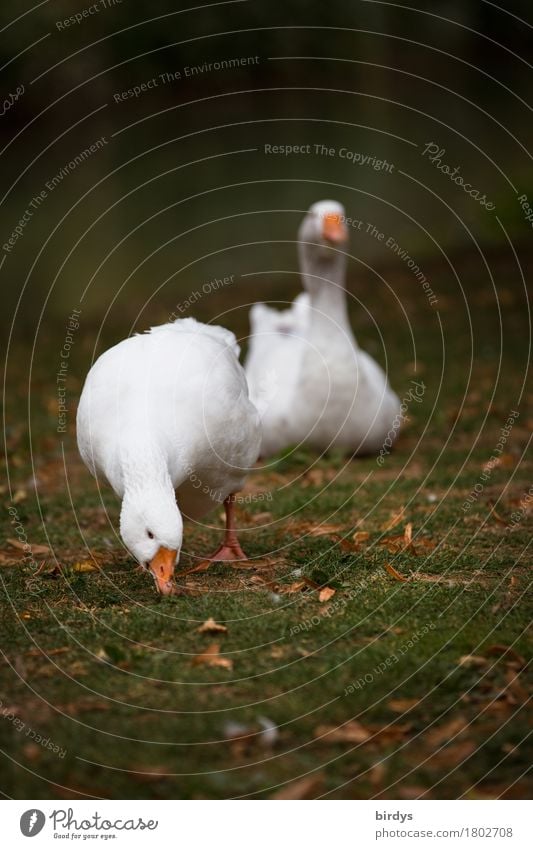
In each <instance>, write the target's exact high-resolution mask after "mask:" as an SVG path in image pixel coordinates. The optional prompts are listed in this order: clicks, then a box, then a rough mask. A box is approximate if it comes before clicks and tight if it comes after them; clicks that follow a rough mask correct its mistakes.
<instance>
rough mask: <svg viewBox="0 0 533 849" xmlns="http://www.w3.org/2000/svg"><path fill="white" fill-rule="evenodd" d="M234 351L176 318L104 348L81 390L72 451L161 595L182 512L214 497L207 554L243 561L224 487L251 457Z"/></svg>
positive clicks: (247, 409) (253, 441) (238, 479)
mask: <svg viewBox="0 0 533 849" xmlns="http://www.w3.org/2000/svg"><path fill="white" fill-rule="evenodd" d="M238 356H239V347H238V345H237V342H236V339H235V337H234V335H233V334H232V333H230V332H229V331H228V330H225V329H224V328H222V327H213V326H211V325H205V324H200V323H199V322H197V321H195V319H193V318H186V319H181V320H177V321H175V322H173V323H171V324H164V325H161V326H160V327H153V328H152V329H151V330H150V331H149V332H148V333H145V334H140V335H137V336H132V337H130V338H128V339H125V340H124V341H122V342H119V344H118V345H115V346H114V347H113V348H110V349H109V350H108V351H106V352H105V353H104V354H102V356H101V357H100V358H99V359H98V360H97V361H96V363H95V364H94V365H93V367H92V368H91V370H90V372H89V374H88V375H87V379H86V381H85V385H84V387H83V392H82V395H81V398H80V403H79V407H78V415H77V436H78V447H79V450H80V454H81V456H82V458H83V460H84V462H85V463H86V465H87V467H88V468H89V470H90V472H91V473H92V474H93V475H95V476H96V475H97V474H99V473H101V474H103V475H104V476H105V477H106V478H107V480H108V481H109V483H110V484H111V486H112V487H113V489H114V490H115V492H116V493H117V495H118V496H119V497H120V498H122V509H121V513H120V533H121V536H122V539H123V541H124V543H125V544H126V546H127V548H128V549H129V550H130V552H131V553H132V554H133V556H134V557H135V558H136V560H137V561H138V562H139V564H140V565H141V566H142V567H143V568H145V569H149V570H151V572H152V574H153V577H154V579H155V583H156V586H157V587H158V589H159V591H160V592H161V593H163V594H165V595H168V594H170V593H172V592H174V588H175V585H174V583H173V580H172V579H173V574H174V568H175V565H176V563H177V562H178V560H179V556H180V551H181V546H182V538H183V519H182V515H183V516H186V517H189V518H192V519H198V518H200V517H201V516H203V515H205V514H206V513H208V512H209V511H210V510H212V509H213V508H214V507H216V506H217V505H218V504H220V503H221V502H222V501H224V505H225V509H226V534H225V539H224V544H223V545H222V546H220V548H219V549H218V550H217V552H216V553H215V554H214V555H213V556H212V558H211V559H213V560H240V559H245V555H244V554H243V552H242V549H241V548H240V545H239V543H238V540H237V536H236V532H235V528H234V517H233V510H234V499H233V498H232V493H235V492H236V491H238V490H239V489H240V488H241V487H242V485H243V483H244V479H245V476H246V472H247V471H248V470H249V468H250V466H251V465H253V463H254V462H255V461H256V459H257V455H258V453H259V446H260V422H259V416H258V413H257V411H256V409H255V407H254V406H253V405H252V404H251V402H250V400H249V398H248V387H247V383H246V378H245V375H244V371H243V369H242V367H241V365H240V364H239V361H238Z"/></svg>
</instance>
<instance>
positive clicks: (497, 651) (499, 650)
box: [484, 643, 526, 666]
mask: <svg viewBox="0 0 533 849" xmlns="http://www.w3.org/2000/svg"><path fill="white" fill-rule="evenodd" d="M484 652H485V654H488V655H492V656H497V657H503V658H504V659H505V661H506V662H507V663H508V662H509V661H513V662H514V663H518V664H519V665H520V666H525V665H526V661H525V658H523V657H522V655H521V654H518V652H517V651H515V650H514V649H512V648H511V647H510V646H504V645H501V644H499V643H497V644H495V645H493V646H488V647H487V648H486V649H484Z"/></svg>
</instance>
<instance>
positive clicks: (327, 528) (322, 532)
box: [309, 524, 343, 537]
mask: <svg viewBox="0 0 533 849" xmlns="http://www.w3.org/2000/svg"><path fill="white" fill-rule="evenodd" d="M342 530H343V526H342V525H327V524H323V525H318V526H317V527H314V528H311V529H310V530H309V536H310V537H324V536H328V535H329V534H334V533H337V532H338V531H342Z"/></svg>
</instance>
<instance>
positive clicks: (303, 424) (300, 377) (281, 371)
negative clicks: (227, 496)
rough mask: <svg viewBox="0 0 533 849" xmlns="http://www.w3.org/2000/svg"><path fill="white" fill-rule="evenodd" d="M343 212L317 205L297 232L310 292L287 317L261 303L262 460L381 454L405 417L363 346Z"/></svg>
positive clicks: (253, 384) (254, 378)
mask: <svg viewBox="0 0 533 849" xmlns="http://www.w3.org/2000/svg"><path fill="white" fill-rule="evenodd" d="M344 222H345V214H344V207H343V206H342V205H341V204H340V203H337V202H336V201H330V200H327V201H320V202H319V203H315V204H313V206H312V207H311V208H310V209H309V211H308V213H307V214H306V216H305V218H304V220H303V222H302V224H301V226H300V229H299V233H298V252H299V260H300V271H301V274H302V282H303V285H304V288H305V290H306V292H305V293H304V294H303V295H299V296H298V298H297V299H296V301H295V302H294V303H293V305H292V307H291V308H290V309H288V310H286V311H284V312H276V311H275V310H272V309H270V308H269V307H265V306H264V305H263V304H256V305H255V306H254V307H253V308H252V310H251V312H250V321H251V337H250V346H249V354H248V358H247V361H246V365H245V369H246V376H247V378H248V384H249V387H250V397H251V399H252V401H253V402H254V403H255V405H256V406H257V408H258V410H259V412H260V415H261V419H262V425H263V438H262V444H261V455H262V456H263V457H266V456H271V455H272V454H276V453H278V452H279V451H281V450H282V449H284V448H286V447H287V446H289V445H294V444H298V443H300V442H305V443H307V444H309V445H311V446H312V447H314V448H317V449H319V450H321V451H326V450H328V449H331V448H334V447H335V448H341V449H345V450H346V451H347V452H350V453H352V454H369V453H375V452H377V451H379V449H380V447H381V446H382V445H383V442H384V440H385V439H386V438H387V435H388V434H389V431H390V430H391V426H392V423H393V421H394V418H395V416H396V415H397V414H398V413H399V411H400V401H399V399H398V397H397V396H396V395H395V393H394V392H393V391H392V389H391V388H390V386H389V384H388V382H387V378H386V375H385V373H384V372H383V370H382V368H381V367H380V366H379V365H378V364H377V363H376V362H375V360H373V359H372V357H371V356H370V355H369V354H367V353H366V352H365V351H362V350H361V348H359V346H358V345H357V342H356V340H355V337H354V335H353V332H352V329H351V327H350V322H349V319H348V309H347V305H346V291H345V288H344V287H345V275H346V253H345V250H344V249H345V247H346V245H347V242H348V231H347V227H346V225H345V223H344Z"/></svg>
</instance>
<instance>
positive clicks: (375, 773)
mask: <svg viewBox="0 0 533 849" xmlns="http://www.w3.org/2000/svg"><path fill="white" fill-rule="evenodd" d="M386 772H387V771H386V769H385V766H384V764H383V762H382V761H378V762H377V763H375V764H372V766H371V767H370V775H369V779H370V784H371V785H372V787H380V786H381V785H382V784H383V780H384V778H385V775H386Z"/></svg>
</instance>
